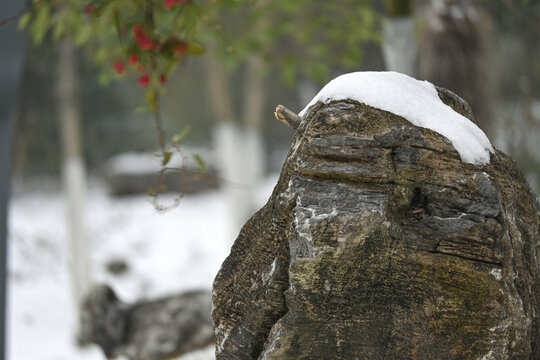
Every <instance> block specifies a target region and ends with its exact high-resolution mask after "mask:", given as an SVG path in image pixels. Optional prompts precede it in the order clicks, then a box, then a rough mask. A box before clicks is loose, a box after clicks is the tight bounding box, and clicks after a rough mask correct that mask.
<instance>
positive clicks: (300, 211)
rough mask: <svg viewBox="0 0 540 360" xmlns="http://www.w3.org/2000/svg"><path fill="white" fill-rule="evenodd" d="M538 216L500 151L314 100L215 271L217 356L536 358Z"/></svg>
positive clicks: (453, 99)
mask: <svg viewBox="0 0 540 360" xmlns="http://www.w3.org/2000/svg"><path fill="white" fill-rule="evenodd" d="M441 92H442V91H441V90H440V89H439V95H440V97H441V99H442V100H443V101H445V102H447V103H448V104H449V105H450V106H452V107H453V108H454V109H455V110H456V111H458V112H460V113H462V114H464V115H465V116H467V117H469V118H472V113H470V108H469V107H468V105H467V104H466V103H463V101H462V100H461V99H459V97H457V96H455V95H452V94H451V93H450V94H449V93H446V92H442V93H443V95H441ZM539 225H540V219H539V207H538V204H537V203H536V200H535V195H534V194H533V193H532V191H531V189H530V188H529V186H528V185H527V184H526V182H525V180H524V179H523V176H522V175H521V173H520V172H519V170H518V169H517V167H516V165H515V164H514V162H513V161H512V160H511V159H510V158H508V157H507V156H506V155H504V154H503V153H501V152H499V151H496V152H495V153H494V154H492V156H491V161H490V163H489V164H487V165H484V166H476V165H472V164H468V163H464V162H462V161H461V159H460V157H459V154H458V153H457V151H456V150H455V149H454V148H453V146H452V144H451V143H450V142H449V141H448V140H447V139H446V138H444V137H442V136H441V135H439V134H437V133H435V132H433V131H431V130H428V129H424V128H419V127H416V126H414V125H412V124H411V123H409V122H408V121H406V120H405V119H403V118H401V117H399V116H396V115H394V114H391V113H389V112H385V111H382V110H378V109H375V108H372V107H369V106H366V105H363V104H360V103H357V102H354V101H334V102H331V103H329V104H326V105H324V104H321V103H319V104H317V105H315V106H314V107H312V108H311V109H310V110H309V112H308V113H307V114H306V116H305V118H304V119H303V120H302V122H301V123H300V125H299V126H298V131H297V133H296V135H295V138H294V140H293V143H292V145H291V148H290V152H289V155H288V157H287V159H286V162H285V164H284V166H283V169H282V172H281V176H280V178H279V181H278V183H277V185H276V187H275V189H274V192H273V194H272V196H271V198H270V199H269V201H268V203H267V204H266V205H265V206H264V207H263V208H262V209H261V210H259V211H258V212H257V213H256V214H255V215H254V216H253V217H252V218H251V219H250V220H249V221H248V222H247V223H246V225H245V226H244V227H243V228H242V230H241V232H240V235H239V236H238V238H237V240H236V242H235V244H234V245H233V247H232V250H231V253H230V255H229V257H228V258H227V259H226V260H225V262H224V263H223V265H222V267H221V269H220V271H219V273H218V275H217V276H216V279H215V281H214V293H213V302H214V310H213V321H214V326H215V329H216V356H217V358H218V359H438V360H439V359H485V360H488V359H540V338H539V337H540V332H539V324H538V305H539V293H538V290H539V272H538V254H537V251H538V246H540V233H539Z"/></svg>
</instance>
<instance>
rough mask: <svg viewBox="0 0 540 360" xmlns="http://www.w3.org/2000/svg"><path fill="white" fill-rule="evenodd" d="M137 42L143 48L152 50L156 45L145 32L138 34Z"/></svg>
mask: <svg viewBox="0 0 540 360" xmlns="http://www.w3.org/2000/svg"><path fill="white" fill-rule="evenodd" d="M137 44H138V45H139V46H140V48H141V49H143V50H151V49H152V48H153V47H154V43H153V42H152V40H151V39H150V38H149V37H148V36H147V35H146V34H144V33H140V34H139V35H137Z"/></svg>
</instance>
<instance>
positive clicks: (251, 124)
mask: <svg viewBox="0 0 540 360" xmlns="http://www.w3.org/2000/svg"><path fill="white" fill-rule="evenodd" d="M21 3H22V2H20V1H8V2H7V3H6V4H4V3H3V5H2V9H1V10H0V21H1V20H2V19H7V18H9V17H10V16H12V15H15V14H17V13H18V12H20V11H21V10H23V9H25V4H21ZM160 3H161V2H160ZM251 3H253V4H251ZM330 3H331V4H330ZM26 5H27V6H30V5H31V4H30V3H28V4H26ZM191 5H200V7H201V9H202V10H203V11H204V9H205V7H204V4H203V1H201V2H200V4H199V2H198V1H197V0H192V2H191ZM208 6H214V5H208ZM216 6H217V5H216ZM235 6H236V5H235ZM226 10H227V11H230V12H229V13H226V14H227V15H226V16H225V15H222V16H223V18H222V19H219V18H218V20H216V16H218V15H219V14H218V15H216V13H215V12H214V13H211V12H209V13H208V14H207V15H205V13H204V12H203V14H202V15H201V19H202V20H201V23H202V25H201V27H202V29H201V30H200V36H199V37H200V41H201V43H202V44H204V47H205V49H206V50H205V51H204V53H203V54H201V55H197V56H186V57H185V59H183V60H182V61H181V62H180V64H179V66H178V69H177V70H176V71H175V72H174V73H173V74H171V75H170V76H169V77H168V78H167V83H166V94H165V95H164V96H163V97H162V98H161V104H160V113H161V120H162V128H163V130H164V133H165V135H166V137H167V138H173V137H174V135H175V134H179V135H181V137H182V139H181V142H176V143H175V144H176V145H177V146H176V145H175V146H176V147H174V149H175V151H174V153H173V154H172V159H171V162H170V164H174V166H172V165H169V166H170V167H174V168H175V169H180V170H179V171H167V172H166V173H165V175H164V176H161V177H160V175H159V174H160V173H161V174H163V173H164V172H163V166H162V164H163V162H162V160H163V159H162V158H161V157H160V156H156V150H158V149H159V147H160V146H159V141H158V135H157V132H156V124H155V121H154V119H153V116H152V114H150V113H148V112H144V111H140V106H141V104H144V103H145V91H144V89H141V86H140V78H139V84H138V83H137V77H138V76H140V75H137V76H133V75H130V74H127V73H126V74H125V75H123V77H122V78H118V77H117V76H116V75H115V74H114V73H113V74H112V75H111V74H110V73H109V74H107V71H104V70H103V67H102V66H101V65H96V62H95V61H94V59H95V56H94V55H96V54H93V53H92V50H88V49H85V48H83V47H80V48H78V47H76V46H75V45H73V44H68V43H66V41H58V39H56V38H55V37H54V36H51V35H44V36H43V39H42V41H41V42H40V43H39V44H38V45H34V43H35V41H34V40H35V34H34V35H32V31H31V28H30V31H25V30H22V31H17V29H16V28H17V22H16V21H15V22H10V23H7V24H3V25H2V26H1V27H0V40H1V41H0V42H1V43H2V45H1V53H0V75H1V78H0V79H1V82H2V84H1V85H0V90H1V92H0V94H1V96H0V108H1V109H2V110H6V111H2V112H1V113H0V115H1V116H2V117H3V118H2V119H1V120H2V121H3V122H2V124H3V125H2V128H1V129H2V146H3V150H2V151H3V153H2V154H3V155H2V156H3V157H2V158H0V159H1V164H0V165H2V170H1V172H2V174H3V175H4V176H6V177H7V176H8V175H7V174H8V170H9V169H10V173H9V174H10V175H9V176H10V186H9V202H8V203H7V205H6V206H7V233H6V234H7V240H6V241H7V259H8V265H7V269H8V270H7V280H8V281H7V313H6V319H7V323H6V347H7V352H6V354H7V355H6V358H7V359H11V360H26V359H29V360H30V359H35V360H40V359H43V360H52V359H55V360H57V359H58V360H60V359H103V358H104V356H103V355H102V352H101V351H100V349H99V347H97V346H96V345H92V346H86V347H79V346H78V345H77V342H76V335H75V333H76V331H77V328H78V321H77V320H76V319H77V317H78V307H77V306H76V304H77V303H78V302H80V301H81V299H82V298H83V297H84V293H85V292H86V291H88V289H89V287H90V286H91V284H94V283H103V282H106V283H108V284H110V285H111V286H112V287H113V288H114V290H115V291H116V292H117V294H118V296H119V297H120V299H122V301H125V302H126V303H134V302H137V301H141V300H143V299H146V300H151V299H155V298H158V297H160V296H165V295H169V294H174V293H178V292H181V291H186V290H190V289H200V288H202V289H210V288H211V283H212V280H213V277H214V276H215V274H216V273H217V271H218V269H219V266H220V264H221V262H222V261H223V260H224V258H225V257H226V256H227V254H228V252H229V249H230V246H231V245H232V243H233V241H234V239H235V237H236V235H237V234H238V231H239V229H240V227H241V226H242V224H243V223H244V222H245V221H246V220H247V219H248V218H249V216H251V215H252V214H253V213H254V212H255V211H256V210H257V209H259V208H260V207H261V206H262V205H263V204H264V203H265V202H266V200H267V199H268V197H269V195H270V193H271V191H272V189H273V186H274V184H275V183H276V181H277V176H278V174H279V171H280V167H281V165H282V163H283V161H284V159H285V157H286V154H287V151H288V146H289V144H290V142H291V139H292V136H293V131H292V130H291V129H289V128H287V127H285V126H283V124H281V123H280V122H278V121H276V120H275V119H274V116H273V111H274V109H275V106H276V105H278V104H283V105H285V106H287V107H288V108H289V109H291V110H293V111H295V112H299V111H300V110H301V109H302V108H303V107H304V106H305V105H306V104H307V103H308V102H309V100H311V98H312V97H313V96H314V95H315V94H316V93H317V92H318V90H319V89H320V88H321V87H322V85H324V83H326V82H327V81H329V80H330V79H332V78H334V77H335V76H338V75H340V74H342V73H345V72H350V71H368V70H376V71H379V70H395V71H400V72H404V73H407V74H409V75H411V76H413V77H416V78H418V79H426V80H428V81H430V82H432V83H434V84H435V85H438V86H442V87H445V88H448V89H450V90H452V91H454V92H455V93H457V94H458V95H460V96H461V97H463V98H464V99H465V100H467V101H468V102H469V104H470V105H471V107H472V109H473V112H474V114H475V117H476V120H477V122H478V125H479V126H480V127H481V128H482V129H483V130H484V131H485V132H486V134H487V135H488V137H489V138H490V139H491V142H492V144H493V145H494V146H495V147H496V148H498V149H500V150H502V151H503V152H505V153H507V154H509V155H510V156H512V158H513V159H514V160H515V161H516V162H517V163H518V165H519V166H520V167H521V169H522V171H523V173H524V175H525V176H526V178H527V179H528V181H529V184H530V185H531V187H532V188H533V189H534V190H535V191H536V193H537V194H538V192H539V190H540V141H539V139H540V42H539V41H538V39H539V38H540V1H536V0H529V1H519V0H515V1H512V0H477V1H472V0H469V1H467V0H416V1H406V0H403V1H399V0H398V1H383V0H380V1H375V0H374V1H347V0H340V1H334V2H327V1H318V0H310V1H305V0H302V1H298V2H286V1H276V2H268V1H263V0H260V1H259V2H250V4H245V6H244V7H238V6H237V7H230V8H226ZM224 14H225V13H224ZM217 24H218V25H217ZM205 29H206V30H205ZM216 29H217V30H216ZM29 33H30V34H29ZM75 42H76V41H75ZM109 70H110V69H109ZM109 72H110V71H109ZM117 72H118V71H117ZM111 80H112V81H111ZM66 118H67V120H65V119H66ZM8 121H9V122H8ZM6 124H7V125H6ZM188 127H189V132H187V130H186V129H187V128H188ZM173 143H174V141H173ZM8 149H9V151H10V154H9V157H8V156H4V155H6V154H7V151H8ZM194 155H197V156H194ZM8 159H9V161H8ZM199 159H202V164H201V161H200V160H199ZM203 170H204V171H203ZM162 183H164V184H166V185H167V188H166V189H165V187H162V188H159V184H162ZM156 184H158V185H156ZM156 186H157V188H156ZM6 189H7V187H5V186H4V187H3V189H2V191H7V190H6ZM149 189H150V191H149ZM156 189H157V190H156ZM1 198H2V197H0V199H1ZM0 215H2V214H1V213H0ZM181 358H182V359H187V358H190V359H212V358H213V348H212V346H210V347H207V348H205V349H201V350H198V351H196V352H194V353H192V354H187V355H184V357H181Z"/></svg>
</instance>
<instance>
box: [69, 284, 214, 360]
mask: <svg viewBox="0 0 540 360" xmlns="http://www.w3.org/2000/svg"><path fill="white" fill-rule="evenodd" d="M210 311H211V296H210V291H208V290H193V291H187V292H184V293H180V294H176V295H171V296H168V297H164V298H160V299H155V300H147V301H139V302H136V303H134V304H126V303H124V302H122V301H120V300H119V299H118V297H117V296H116V294H115V292H114V291H113V290H112V289H111V288H110V287H109V286H107V285H99V286H96V287H94V288H93V289H92V290H91V291H90V293H89V294H88V296H87V297H86V299H85V301H84V303H83V304H82V308H81V324H80V334H79V341H80V342H81V343H83V344H86V343H96V344H98V345H99V346H100V347H101V349H102V350H103V352H104V354H105V356H106V357H107V358H108V359H111V358H116V357H119V356H123V358H127V359H129V360H165V359H171V358H173V357H176V356H179V355H182V354H184V353H187V352H190V351H193V350H197V349H201V348H203V347H205V346H207V345H209V344H211V343H212V342H213V341H214V332H213V329H212V321H211V319H210Z"/></svg>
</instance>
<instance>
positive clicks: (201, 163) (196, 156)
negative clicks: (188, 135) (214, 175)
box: [193, 154, 206, 172]
mask: <svg viewBox="0 0 540 360" xmlns="http://www.w3.org/2000/svg"><path fill="white" fill-rule="evenodd" d="M193 159H195V161H196V162H197V165H198V166H199V170H200V171H201V172H206V165H205V164H204V161H203V159H202V158H201V155H199V154H194V155H193Z"/></svg>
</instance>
